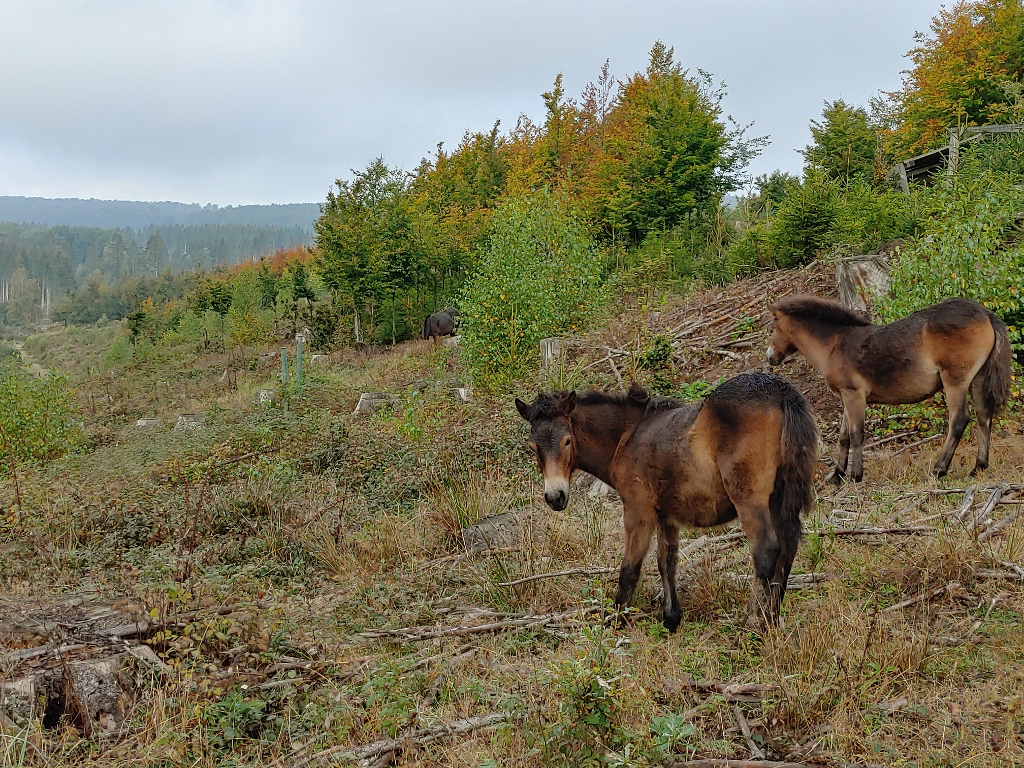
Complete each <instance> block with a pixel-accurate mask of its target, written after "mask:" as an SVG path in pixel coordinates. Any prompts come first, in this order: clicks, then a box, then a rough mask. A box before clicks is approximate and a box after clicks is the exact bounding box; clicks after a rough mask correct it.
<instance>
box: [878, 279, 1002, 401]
mask: <svg viewBox="0 0 1024 768" xmlns="http://www.w3.org/2000/svg"><path fill="white" fill-rule="evenodd" d="M994 344H995V331H994V329H993V327H992V322H991V321H990V319H989V314H988V310H986V309H985V307H983V306H982V305H981V304H979V303H978V302H976V301H971V300H970V299H963V298H953V299H946V300H945V301H942V302H939V303H938V304H933V305H932V306H930V307H925V308H924V309H920V310H918V311H917V312H914V313H912V314H910V315H908V316H907V317H905V318H902V319H900V320H897V321H895V322H892V323H889V324H888V325H885V326H879V327H875V328H874V329H873V333H872V334H871V335H870V338H869V339H868V340H867V341H866V343H865V344H864V345H863V349H862V354H861V361H860V367H861V369H862V371H863V372H864V373H865V374H867V375H868V376H869V377H870V380H871V383H872V387H871V390H872V391H871V394H870V395H869V397H868V400H869V402H877V403H894V404H895V403H912V402H919V401H921V400H924V399H926V398H928V397H931V396H932V395H934V394H935V393H936V392H938V391H939V390H940V389H942V388H943V383H942V379H943V377H944V376H945V377H946V378H947V379H950V378H952V379H963V380H965V381H969V380H970V379H972V378H973V377H974V376H975V375H976V374H977V372H978V371H979V370H980V369H981V367H982V366H983V365H984V363H985V360H986V359H987V358H988V355H989V353H990V352H991V351H992V347H993V346H994Z"/></svg>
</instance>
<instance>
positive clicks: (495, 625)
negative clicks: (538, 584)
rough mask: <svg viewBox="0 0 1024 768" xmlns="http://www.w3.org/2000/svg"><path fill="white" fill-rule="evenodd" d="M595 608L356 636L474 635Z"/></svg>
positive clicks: (541, 622) (393, 639)
mask: <svg viewBox="0 0 1024 768" xmlns="http://www.w3.org/2000/svg"><path fill="white" fill-rule="evenodd" d="M596 610H597V608H588V609H583V610H582V611H581V610H574V611H566V612H565V613H547V614H539V615H535V616H521V617H518V618H513V619H505V620H504V621H494V622H491V623H490V624H477V625H475V626H469V627H436V626H425V627H403V628H401V629H373V630H369V631H367V632H360V633H359V634H358V635H356V637H362V638H365V639H367V640H388V641H389V642H392V643H412V642H420V641H421V640H434V639H436V638H439V637H461V636H463V635H475V634H480V633H483V632H500V631H501V630H504V629H517V628H519V629H521V628H526V627H536V626H543V625H546V624H557V623H560V622H563V621H565V620H566V619H569V618H573V617H576V616H580V615H581V614H583V615H585V614H588V613H593V612H594V611H596Z"/></svg>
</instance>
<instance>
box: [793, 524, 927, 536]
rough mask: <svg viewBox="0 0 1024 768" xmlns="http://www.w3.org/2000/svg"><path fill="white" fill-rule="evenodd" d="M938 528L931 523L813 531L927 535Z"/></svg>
mask: <svg viewBox="0 0 1024 768" xmlns="http://www.w3.org/2000/svg"><path fill="white" fill-rule="evenodd" d="M935 532H936V529H935V528H934V527H932V526H930V525H911V526H907V527H904V528H876V527H870V528H867V527H865V528H835V529H832V530H829V529H827V528H823V529H818V530H815V531H811V533H816V534H818V535H819V536H882V535H892V536H899V535H903V536H916V535H927V534H932V533H935Z"/></svg>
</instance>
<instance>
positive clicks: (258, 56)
mask: <svg viewBox="0 0 1024 768" xmlns="http://www.w3.org/2000/svg"><path fill="white" fill-rule="evenodd" d="M938 10H939V5H938V2H935V1H934V0H933V1H931V2H923V1H922V0H667V1H665V2H624V1H623V0H620V1H619V2H612V1H611V0H587V1H586V2H575V1H574V2H561V1H560V0H544V1H542V2H536V1H535V0H520V2H516V3H509V2H503V1H501V0H473V1H469V0H458V1H457V2H428V1H427V0H419V1H418V2H417V1H415V0H401V1H399V0H394V1H392V2H389V1H388V0H376V2H367V1H366V0H363V2H358V3H356V2H347V1H346V2H343V1H342V0H336V1H334V2H332V1H330V0H322V1H316V0H272V1H267V0H221V1H214V0H208V1H205V2H199V1H198V0H143V1H140V0H92V2H89V1H87V0H63V1H58V0H0V73H2V74H0V195H28V196H40V197H96V198H105V199H120V200H177V201H182V202H189V203H192V202H198V203H204V204H205V203H210V202H212V203H217V204H220V205H230V204H235V205H237V204H246V203H285V202H318V201H321V200H323V199H324V197H325V195H326V193H327V190H328V188H329V187H330V185H331V184H332V182H333V181H334V180H335V179H336V178H339V177H342V178H345V177H348V176H349V174H350V169H351V168H363V167H365V166H366V164H367V162H369V161H370V160H371V159H372V158H374V157H376V156H378V155H382V156H383V157H384V158H385V160H386V161H387V162H388V163H389V164H391V165H399V166H401V167H404V168H407V169H412V168H414V167H415V166H416V165H417V163H418V162H419V160H420V159H421V158H422V157H424V156H426V155H429V154H430V153H431V152H432V151H433V150H434V147H435V145H436V144H437V142H439V141H444V142H445V145H446V146H447V147H449V148H454V147H455V145H456V144H457V143H458V141H459V139H460V138H461V136H462V134H463V132H464V131H465V130H466V129H467V128H468V129H471V130H474V131H476V130H488V129H489V128H490V127H491V125H492V124H493V123H494V120H495V119H500V120H501V125H502V130H503V131H504V130H507V129H509V128H511V127H512V126H514V125H515V121H516V118H517V117H518V116H519V114H521V113H525V114H527V115H529V116H530V117H532V118H534V119H536V120H540V119H542V117H543V111H544V110H543V105H542V102H541V98H540V94H541V93H542V92H544V91H546V90H548V89H549V88H550V87H551V83H552V81H553V80H554V78H555V75H556V74H557V73H559V72H562V73H564V85H565V88H566V92H567V94H569V95H578V94H579V92H580V91H581V90H582V88H583V87H584V86H585V85H586V84H587V83H588V82H590V81H592V80H594V79H596V77H597V75H598V73H599V70H600V67H601V65H602V64H603V63H604V61H605V59H610V66H611V71H612V73H613V74H615V75H616V76H618V77H619V78H620V79H624V78H626V77H628V76H629V75H630V74H632V73H634V72H636V71H638V70H642V69H643V68H644V67H645V66H646V62H647V53H648V51H649V50H650V48H651V45H652V44H653V43H654V41H655V40H662V41H663V42H665V44H667V45H670V46H674V47H675V54H676V59H677V61H679V62H680V63H682V65H683V66H684V67H687V68H691V69H693V70H696V69H697V68H702V69H705V70H708V71H710V72H711V73H712V74H713V75H714V76H715V78H716V80H724V81H725V82H726V84H727V90H728V96H727V97H726V100H725V102H724V106H725V109H726V111H727V112H728V113H729V114H731V115H732V116H733V117H734V118H735V119H736V120H737V121H738V122H741V123H747V122H751V121H753V122H754V128H753V130H752V132H751V134H752V135H765V134H767V135H769V136H770V137H771V141H772V143H771V146H770V147H769V148H768V149H767V150H766V151H765V152H764V153H763V155H762V156H761V157H760V158H759V159H758V160H756V161H755V163H754V164H753V165H752V166H751V168H750V170H751V172H752V173H753V174H758V173H764V172H767V171H770V170H772V169H774V168H781V169H783V170H787V171H790V172H794V173H795V172H799V170H800V167H801V160H802V158H801V156H800V155H799V154H797V152H796V150H797V149H800V148H802V147H803V146H804V145H805V144H806V143H807V142H808V141H809V138H810V133H809V130H808V124H809V121H810V120H812V119H814V118H817V117H820V114H821V109H822V106H823V102H824V101H825V100H833V99H836V98H843V99H845V100H846V101H848V102H852V103H856V104H864V105H866V104H867V102H868V99H870V98H871V97H872V96H873V95H874V94H876V93H877V92H878V91H879V90H883V89H884V90H893V89H895V88H897V87H899V85H900V79H901V74H900V73H901V71H902V70H904V69H906V68H907V66H908V61H907V59H906V58H905V54H906V52H907V51H908V50H909V49H910V48H911V47H912V46H913V44H914V40H913V36H914V32H915V31H927V29H928V24H929V20H930V19H931V17H932V16H934V15H935V13H936V12H937V11H938Z"/></svg>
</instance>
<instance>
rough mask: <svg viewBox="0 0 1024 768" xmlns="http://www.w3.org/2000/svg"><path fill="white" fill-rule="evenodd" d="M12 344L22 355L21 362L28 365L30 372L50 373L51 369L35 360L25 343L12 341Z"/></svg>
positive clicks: (42, 374)
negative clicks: (26, 348)
mask: <svg viewBox="0 0 1024 768" xmlns="http://www.w3.org/2000/svg"><path fill="white" fill-rule="evenodd" d="M11 346H12V347H14V348H15V349H16V350H17V351H18V354H19V355H20V356H21V362H23V363H24V364H25V365H27V366H28V372H29V373H31V374H32V375H33V376H45V375H46V374H47V373H49V370H48V369H46V368H44V367H43V366H41V365H40V364H39V363H37V362H35V361H34V360H33V359H32V357H31V356H30V355H29V353H28V352H26V351H25V344H24V342H21V341H14V342H11Z"/></svg>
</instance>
